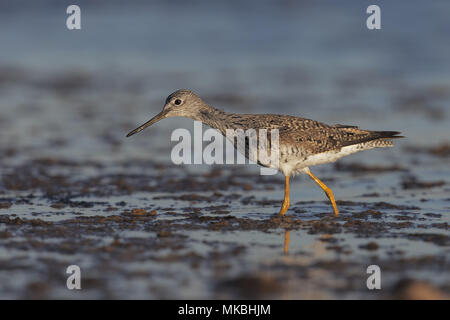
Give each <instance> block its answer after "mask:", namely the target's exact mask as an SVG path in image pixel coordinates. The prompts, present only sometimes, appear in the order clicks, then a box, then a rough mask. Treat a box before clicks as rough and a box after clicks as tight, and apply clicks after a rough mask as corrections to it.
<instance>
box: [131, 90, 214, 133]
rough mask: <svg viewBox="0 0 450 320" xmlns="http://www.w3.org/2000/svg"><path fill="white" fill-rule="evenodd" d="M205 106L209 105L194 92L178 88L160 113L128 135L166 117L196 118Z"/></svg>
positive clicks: (168, 98)
mask: <svg viewBox="0 0 450 320" xmlns="http://www.w3.org/2000/svg"><path fill="white" fill-rule="evenodd" d="M205 107H207V105H206V104H205V103H204V102H203V101H202V99H200V98H199V97H198V96H197V95H196V94H195V93H194V92H192V91H190V90H177V91H175V92H173V93H172V94H170V95H169V96H168V97H167V99H166V102H165V104H164V107H163V109H162V111H161V112H160V113H158V114H157V115H156V116H154V117H153V118H152V119H150V120H149V121H147V122H146V123H144V124H143V125H141V126H140V127H138V128H136V129H134V130H133V131H131V132H130V133H128V134H127V137H129V136H131V135H133V134H135V133H138V132H140V131H142V130H144V129H145V128H147V127H149V126H151V125H152V124H154V123H156V122H158V121H159V120H162V119H164V118H168V117H187V118H193V119H196V118H198V115H199V114H200V112H201V111H202V109H204V108H205Z"/></svg>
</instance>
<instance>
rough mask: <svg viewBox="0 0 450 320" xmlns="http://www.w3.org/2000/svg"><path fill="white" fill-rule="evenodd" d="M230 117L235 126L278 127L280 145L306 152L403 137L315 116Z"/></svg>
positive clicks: (260, 115) (318, 151)
mask: <svg viewBox="0 0 450 320" xmlns="http://www.w3.org/2000/svg"><path fill="white" fill-rule="evenodd" d="M230 120H232V121H231V122H232V123H233V127H234V128H236V127H242V128H243V129H244V130H246V129H248V128H254V129H261V128H266V129H279V133H280V146H281V145H285V146H290V147H291V148H293V149H294V150H292V152H293V153H295V152H296V151H297V150H296V149H298V148H301V149H302V150H303V151H306V152H307V153H321V152H326V151H332V150H340V149H341V148H342V147H345V146H350V145H355V144H360V143H365V142H368V141H373V140H377V139H394V138H400V136H398V134H399V132H396V131H368V130H361V129H359V128H358V127H357V126H350V125H342V124H336V125H334V126H329V125H327V124H325V123H322V122H318V121H315V120H310V119H304V118H299V117H293V116H284V115H273V114H256V115H236V117H233V116H232V117H231V118H230Z"/></svg>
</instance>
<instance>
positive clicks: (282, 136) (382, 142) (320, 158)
mask: <svg viewBox="0 0 450 320" xmlns="http://www.w3.org/2000/svg"><path fill="white" fill-rule="evenodd" d="M168 117H186V118H191V119H193V120H197V121H201V122H203V123H205V124H206V125H208V126H210V127H211V128H214V129H217V130H218V131H220V132H221V133H222V135H225V133H226V130H227V129H234V130H236V129H242V130H244V131H245V130H247V129H250V128H252V129H255V130H259V129H266V130H271V129H278V130H279V161H278V168H277V169H279V170H280V171H281V172H282V173H283V175H284V177H285V186H284V200H283V204H282V206H281V209H280V212H279V214H280V215H281V216H284V215H285V214H286V211H287V210H288V208H289V206H290V201H289V178H290V176H291V175H295V174H300V173H305V174H307V175H308V176H309V177H310V178H311V179H313V180H314V181H315V182H316V183H317V184H318V185H319V186H320V187H321V188H322V190H323V191H324V192H325V195H326V196H327V197H328V199H329V200H330V202H331V205H332V207H333V211H334V214H335V215H336V216H338V215H339V210H338V208H337V206H336V201H335V198H334V195H333V192H332V191H331V189H330V188H329V187H327V186H326V185H325V184H324V183H323V182H322V181H320V180H319V178H317V177H316V176H315V175H314V174H312V172H311V170H310V169H309V167H310V166H314V165H318V164H324V163H329V162H334V161H336V160H338V159H340V158H342V157H345V156H348V155H350V154H352V153H355V152H358V151H363V150H368V149H373V148H384V147H392V146H393V145H394V144H393V142H392V139H396V138H402V136H399V134H400V132H397V131H369V130H361V129H359V128H358V127H357V126H349V125H341V124H336V125H327V124H325V123H321V122H318V121H315V120H310V119H304V118H300V117H294V116H288V115H278V114H238V113H227V112H224V111H222V110H219V109H216V108H214V107H212V106H210V105H208V104H206V103H205V102H203V100H202V99H200V97H198V96H197V95H196V94H195V93H194V92H192V91H190V90H177V91H175V92H173V93H172V94H170V95H169V96H168V97H167V99H166V102H165V104H164V107H163V109H162V111H161V112H160V113H159V114H157V115H156V116H155V117H153V118H152V119H150V120H149V121H147V122H146V123H144V124H143V125H141V126H140V127H138V128H136V129H134V130H133V131H131V132H130V133H128V134H127V137H129V136H131V135H133V134H135V133H138V132H140V131H142V130H144V129H145V128H147V127H149V126H151V125H152V124H154V123H156V122H158V121H160V120H162V119H164V118H168ZM269 145H270V144H269Z"/></svg>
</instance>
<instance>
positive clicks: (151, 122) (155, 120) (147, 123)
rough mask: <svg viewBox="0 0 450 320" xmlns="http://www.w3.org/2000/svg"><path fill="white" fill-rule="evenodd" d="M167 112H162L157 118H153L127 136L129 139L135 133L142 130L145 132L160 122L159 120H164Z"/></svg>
mask: <svg viewBox="0 0 450 320" xmlns="http://www.w3.org/2000/svg"><path fill="white" fill-rule="evenodd" d="M166 114H167V112H165V111H161V112H160V113H158V114H157V115H156V116H154V117H153V118H151V119H150V120H148V121H147V122H146V123H144V124H143V125H142V126H140V127H137V128H136V129H134V130H133V131H130V132H129V133H128V134H127V137H129V136H132V135H133V134H135V133H138V132H140V131H142V130H144V129H145V128H147V127H149V126H151V125H152V124H154V123H156V122H158V121H159V120H162V119H164V118H165V117H166Z"/></svg>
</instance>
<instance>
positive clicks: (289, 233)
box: [283, 230, 291, 254]
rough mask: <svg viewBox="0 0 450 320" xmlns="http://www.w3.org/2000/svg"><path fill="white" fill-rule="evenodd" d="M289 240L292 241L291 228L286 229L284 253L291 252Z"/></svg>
mask: <svg viewBox="0 0 450 320" xmlns="http://www.w3.org/2000/svg"><path fill="white" fill-rule="evenodd" d="M289 242H291V230H284V246H283V252H284V254H289Z"/></svg>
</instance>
